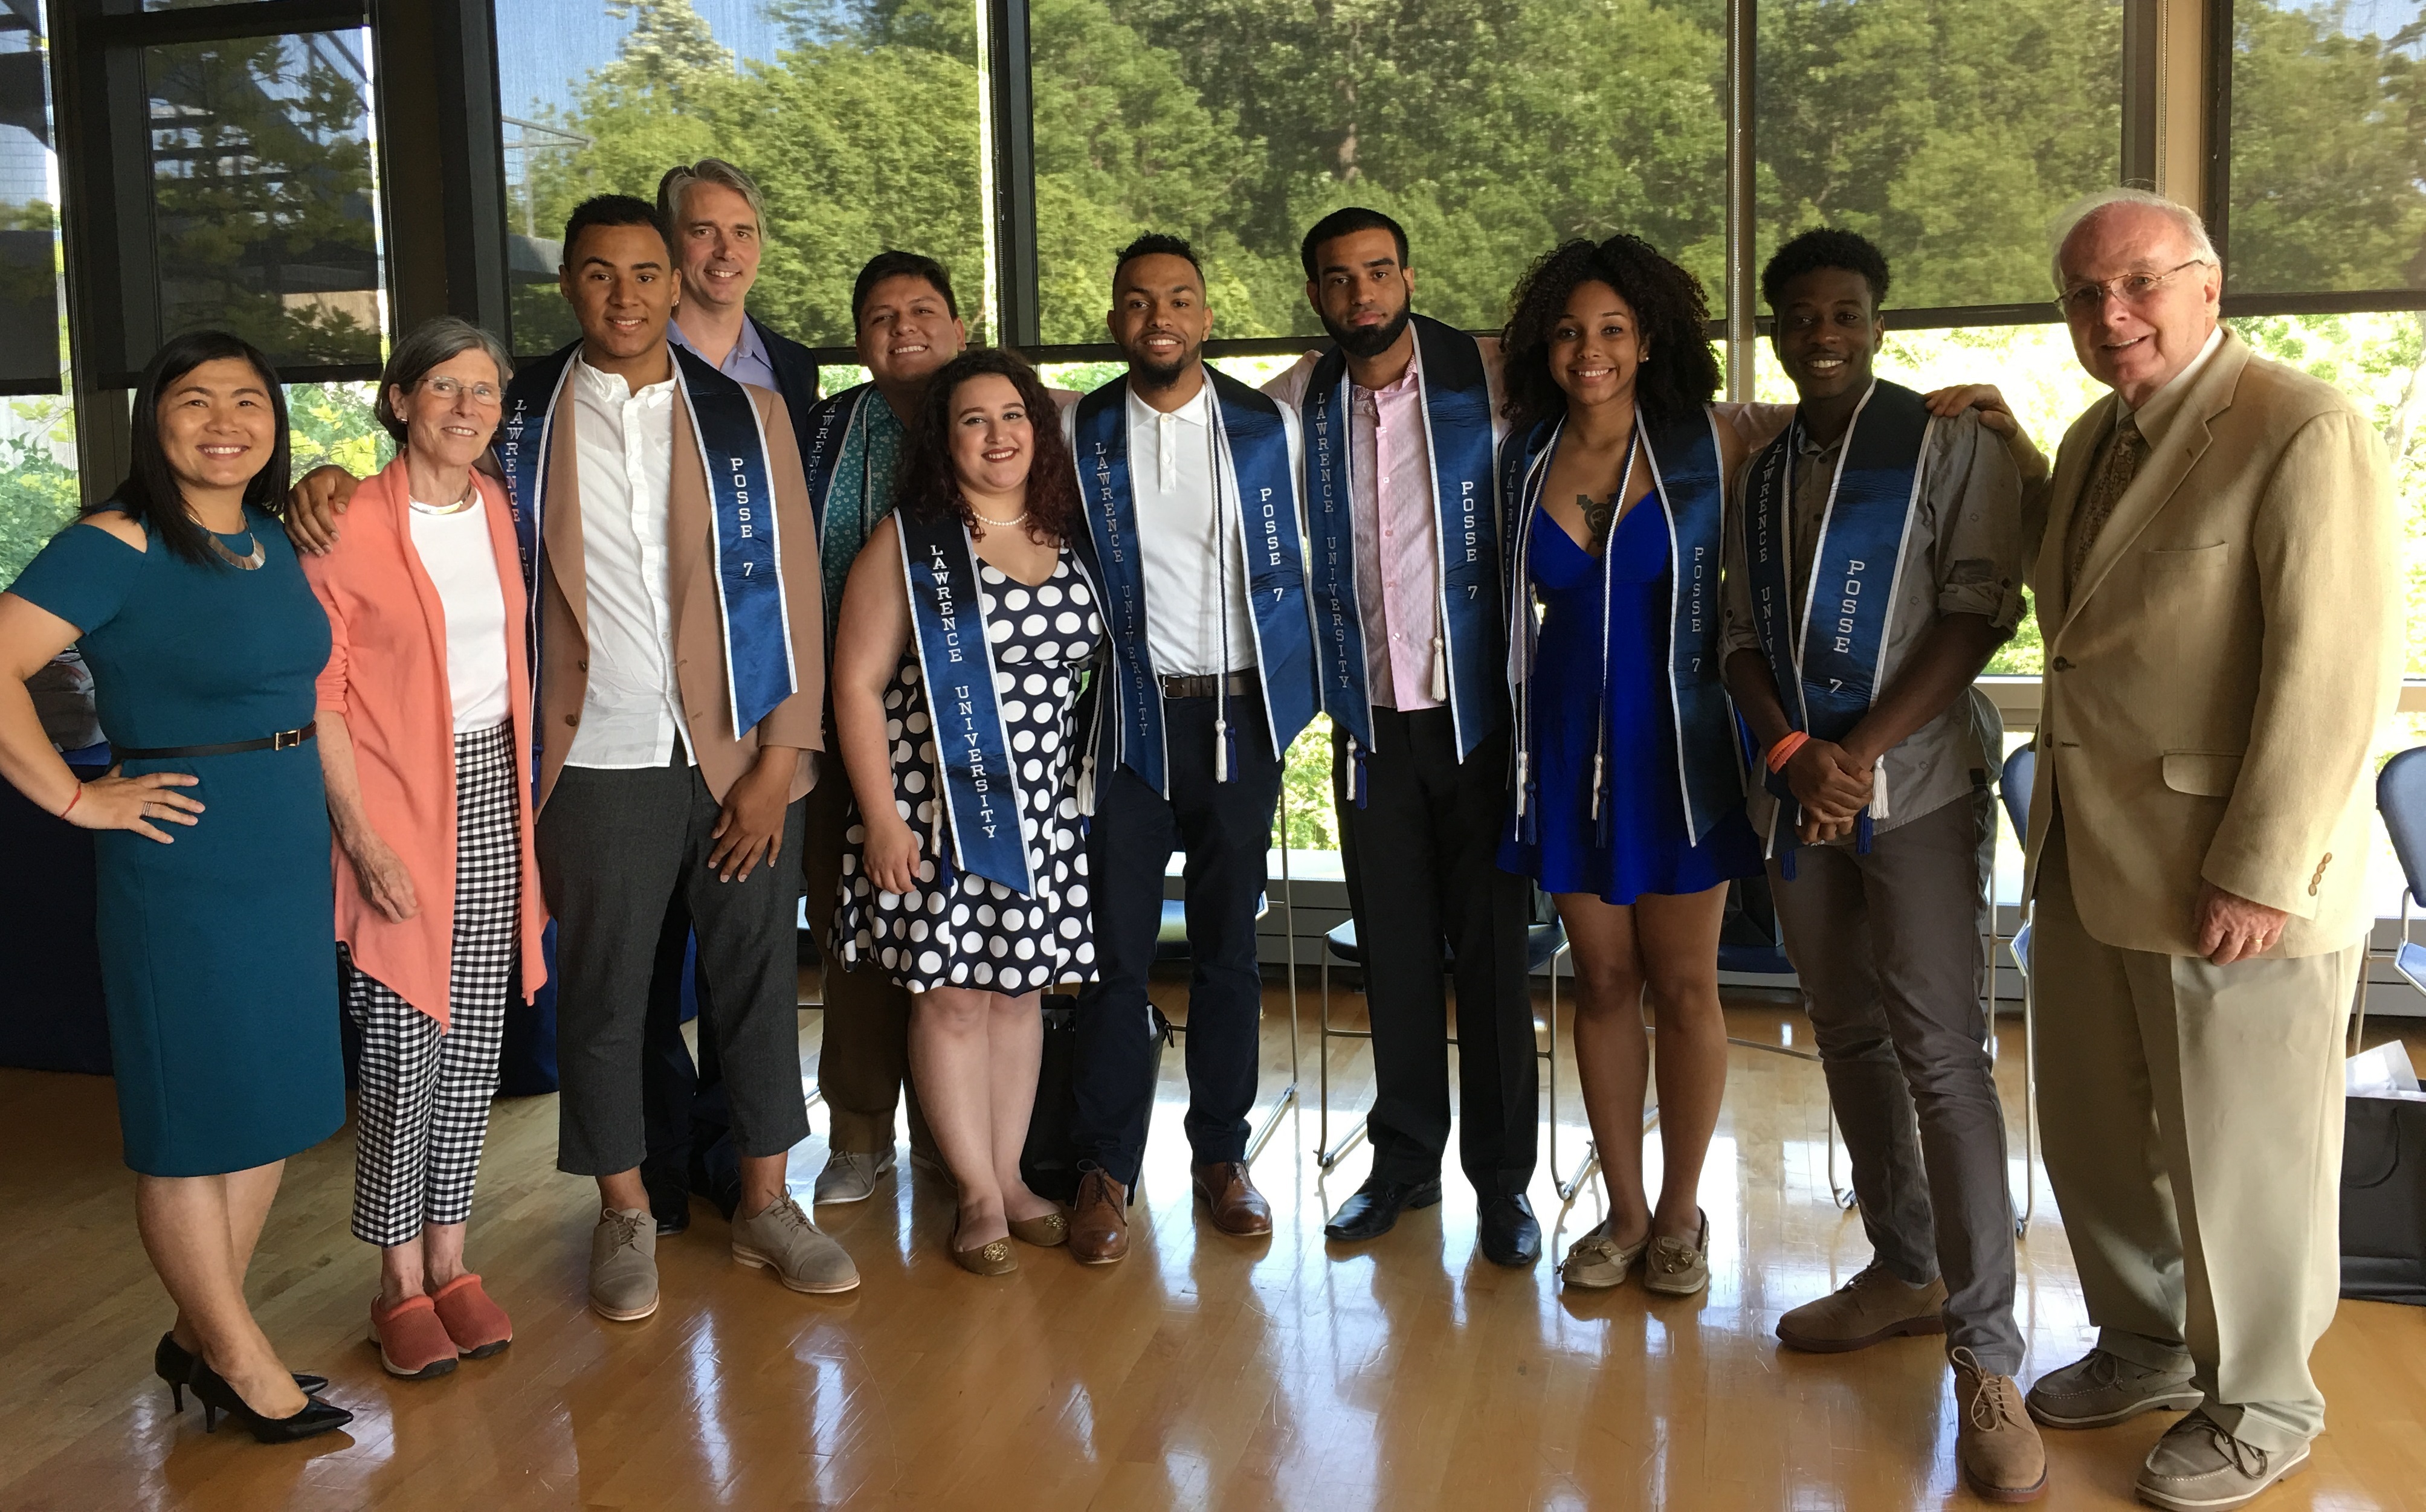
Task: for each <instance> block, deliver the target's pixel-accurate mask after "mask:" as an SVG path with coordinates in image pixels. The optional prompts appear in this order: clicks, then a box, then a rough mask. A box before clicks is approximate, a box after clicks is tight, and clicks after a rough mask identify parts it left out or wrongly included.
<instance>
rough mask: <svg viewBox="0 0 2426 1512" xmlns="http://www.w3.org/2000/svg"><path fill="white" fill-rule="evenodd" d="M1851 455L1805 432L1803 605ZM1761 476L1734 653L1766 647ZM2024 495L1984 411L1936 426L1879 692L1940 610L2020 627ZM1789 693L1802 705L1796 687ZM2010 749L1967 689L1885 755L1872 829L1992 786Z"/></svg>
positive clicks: (1735, 602)
mask: <svg viewBox="0 0 2426 1512" xmlns="http://www.w3.org/2000/svg"><path fill="white" fill-rule="evenodd" d="M1843 450H1844V438H1843V437H1841V436H1840V437H1838V438H1837V439H1836V442H1833V443H1831V444H1829V445H1825V446H1821V445H1819V444H1817V443H1815V442H1813V441H1812V440H1811V439H1810V438H1809V437H1808V436H1804V437H1802V438H1801V444H1800V447H1799V450H1798V453H1797V455H1796V457H1795V458H1794V466H1793V469H1792V475H1791V487H1792V490H1793V495H1792V499H1791V501H1790V503H1789V506H1788V507H1787V548H1788V553H1789V556H1790V559H1791V565H1792V568H1793V582H1792V588H1793V596H1794V602H1795V603H1797V604H1803V605H1807V604H1808V603H1809V602H1810V597H1811V594H1810V587H1811V563H1812V558H1813V557H1814V555H1816V554H1817V552H1818V550H1819V541H1820V520H1821V517H1822V516H1823V515H1824V514H1825V512H1826V510H1827V507H1828V496H1829V492H1830V490H1831V488H1832V486H1833V485H1834V483H1835V481H1836V464H1837V460H1838V458H1839V457H1840V456H1841V455H1842V453H1843ZM1754 461H1757V458H1754ZM1752 476H1753V462H1747V463H1746V464H1745V465H1744V467H1743V468H1742V469H1741V470H1740V471H1739V473H1738V474H1737V475H1736V486H1735V488H1734V489H1733V490H1732V491H1731V492H1730V496H1729V499H1728V511H1727V513H1728V520H1727V527H1726V543H1725V567H1726V584H1725V588H1724V593H1723V602H1724V604H1725V615H1726V619H1725V627H1724V640H1725V648H1726V654H1727V655H1729V656H1733V655H1734V654H1735V653H1736V652H1737V651H1755V652H1757V651H1759V650H1760V637H1759V635H1758V633H1757V632H1756V631H1755V628H1754V619H1753V607H1752V584H1751V580H1750V574H1749V573H1748V572H1747V571H1746V563H1747V560H1748V558H1747V556H1746V553H1745V548H1744V521H1745V517H1746V514H1747V510H1748V507H1749V505H1750V502H1751V484H1752ZM2021 499H2022V479H2021V474H2020V472H2019V470H2018V469H2016V468H2015V466H2014V459H2013V458H2012V456H2011V455H2010V454H2009V453H2008V452H2007V451H2006V449H2005V447H2004V445H2003V443H2002V442H2000V441H1998V439H1997V437H1996V436H1994V435H1992V434H1990V433H1989V432H1988V431H1987V430H1986V429H1985V428H1984V427H1983V426H1981V424H1980V417H1979V415H1978V414H1977V413H1976V412H1974V411H1971V410H1965V411H1964V412H1963V413H1961V414H1959V415H1956V416H1954V417H1953V418H1952V419H1940V420H1938V421H1936V422H1935V423H1934V424H1933V425H1932V426H1930V427H1929V436H1928V440H1927V441H1926V442H1924V443H1923V447H1922V454H1921V480H1920V497H1919V499H1918V501H1917V504H1916V505H1915V506H1914V510H1913V518H1912V523H1911V528H1910V530H1909V532H1908V533H1907V535H1906V537H1905V540H1904V552H1903V560H1902V561H1901V563H1900V564H1899V570H1898V572H1897V578H1896V592H1895V608H1894V613H1893V616H1892V618H1891V619H1890V620H1889V622H1888V626H1887V644H1886V653H1885V655H1884V656H1883V657H1882V658H1881V659H1880V665H1879V678H1878V683H1877V687H1878V690H1879V691H1881V692H1884V690H1886V689H1887V688H1889V687H1891V686H1893V685H1894V684H1895V681H1896V679H1897V677H1899V676H1900V675H1901V673H1902V671H1903V669H1904V666H1905V664H1906V663H1908V662H1909V661H1911V659H1912V655H1913V652H1914V651H1916V650H1917V649H1918V648H1919V646H1920V644H1921V642H1922V641H1923V640H1924V639H1925V638H1927V636H1928V635H1929V633H1930V632H1931V630H1933V628H1935V626H1936V623H1937V619H1938V617H1939V616H1940V615H1949V614H1976V615H1978V616H1980V617H1981V618H1982V619H1986V620H1987V621H1988V622H1989V623H1990V624H1992V625H1994V626H1995V627H1996V628H1997V630H1999V631H2003V632H2006V633H2008V634H2010V633H2011V632H2012V630H2013V628H2014V625H2015V624H2016V623H2018V622H2019V621H2020V619H2021V616H2022V541H2021ZM1799 622H1800V620H1799V619H1798V623H1799ZM1778 691H1779V694H1780V696H1781V697H1783V698H1785V699H1787V700H1788V701H1789V702H1790V701H1791V700H1792V698H1793V690H1791V689H1788V688H1781V689H1779V690H1778ZM2003 747H2004V722H2003V721H2002V720H2001V719H1999V718H1998V717H1997V709H1996V705H1994V704H1993V703H1990V702H1989V701H1988V700H1987V699H1986V697H1985V696H1983V695H1982V694H1981V692H1980V691H1979V690H1978V689H1977V688H1973V689H1970V690H1968V691H1967V692H1966V693H1965V696H1964V697H1962V698H1958V699H1956V700H1954V701H1953V702H1952V703H1950V704H1949V705H1948V706H1947V707H1946V708H1945V709H1944V710H1942V711H1940V712H1939V714H1938V715H1937V716H1936V717H1935V718H1933V719H1932V720H1930V721H1929V723H1927V724H1925V725H1923V726H1921V727H1920V728H1919V729H1918V730H1916V731H1914V732H1912V733H1911V734H1910V735H1908V736H1906V737H1905V738H1904V739H1903V741H1902V742H1901V743H1900V744H1899V745H1898V746H1896V747H1895V748H1893V749H1892V750H1889V751H1888V752H1887V753H1886V756H1885V768H1886V772H1885V775H1886V793H1887V805H1886V808H1887V812H1886V813H1885V815H1884V817H1882V816H1880V815H1879V814H1877V813H1876V812H1873V813H1872V816H1871V817H1872V821H1873V828H1876V829H1880V830H1884V829H1891V828H1895V827H1896V826H1898V825H1901V824H1905V823H1908V822H1910V821H1911V820H1914V819H1917V818H1920V817H1921V816H1922V815H1924V814H1927V813H1930V812H1933V811H1934V810H1936V809H1938V808H1940V807H1942V806H1943V805H1945V804H1947V803H1949V802H1951V801H1953V800H1954V799H1955V798H1958V797H1960V796H1963V795H1964V794H1965V793H1968V792H1970V791H1972V790H1973V788H1974V787H1975V786H1978V785H1981V784H1982V783H1986V782H1991V781H1993V780H1995V777H1996V774H1997V767H1998V766H1999V765H2000V764H2002V762H2003V756H2004V752H2003ZM1759 775H1760V774H1759V772H1758V770H1757V768H1755V773H1754V777H1755V780H1753V781H1752V782H1751V784H1750V794H1749V803H1748V807H1749V811H1750V818H1751V819H1752V823H1753V828H1755V829H1756V830H1758V831H1759V832H1760V833H1761V834H1762V835H1764V836H1766V835H1767V834H1768V833H1769V831H1770V828H1771V823H1772V821H1773V820H1774V818H1775V815H1776V811H1777V800H1776V798H1775V797H1773V796H1771V794H1770V793H1769V791H1768V789H1767V788H1766V787H1764V786H1763V785H1762V784H1761V783H1760V782H1759V780H1757V779H1758V777H1759Z"/></svg>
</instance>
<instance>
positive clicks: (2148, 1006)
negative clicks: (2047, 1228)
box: [2030, 811, 2362, 1454]
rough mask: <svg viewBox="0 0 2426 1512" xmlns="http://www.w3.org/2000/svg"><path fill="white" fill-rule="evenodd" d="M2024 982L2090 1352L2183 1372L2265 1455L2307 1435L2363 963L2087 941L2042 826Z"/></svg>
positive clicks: (2056, 849)
mask: <svg viewBox="0 0 2426 1512" xmlns="http://www.w3.org/2000/svg"><path fill="white" fill-rule="evenodd" d="M2033 907H2034V909H2035V912H2034V914H2033V924H2032V933H2031V942H2030V957H2031V960H2032V964H2033V966H2034V968H2035V973H2036V978H2037V979H2036V981H2035V982H2034V983H2033V984H2032V985H2033V988H2034V989H2035V992H2036V999H2035V1002H2036V1007H2037V1013H2038V1044H2039V1104H2040V1109H2041V1112H2042V1114H2043V1115H2044V1116H2043V1117H2042V1118H2041V1119H2040V1127H2041V1128H2042V1129H2043V1130H2044V1131H2045V1144H2046V1167H2047V1179H2048V1181H2049V1182H2050V1183H2052V1184H2053V1186H2054V1188H2055V1196H2056V1200H2057V1202H2058V1203H2059V1204H2061V1206H2062V1210H2063V1223H2064V1230H2065V1232H2066V1234H2067V1236H2068V1237H2069V1238H2070V1240H2071V1243H2072V1253H2073V1261H2074V1263H2075V1265H2076V1266H2077V1267H2078V1271H2079V1274H2080V1290H2081V1295H2082V1296H2083V1298H2084V1299H2085V1300H2086V1301H2087V1302H2088V1305H2089V1316H2090V1320H2091V1321H2092V1322H2094V1323H2095V1324H2096V1325H2097V1327H2098V1339H2097V1343H2098V1347H2099V1348H2101V1349H2105V1350H2107V1351H2109V1352H2111V1353H2112V1354H2116V1355H2119V1356H2121V1357H2123V1358H2124V1359H2128V1360H2131V1361H2134V1362H2135V1363H2138V1364H2141V1365H2144V1366H2151V1367H2156V1368H2159V1369H2161V1368H2166V1367H2172V1366H2177V1365H2178V1364H2179V1363H2180V1361H2181V1359H2182V1357H2183V1356H2184V1355H2188V1356H2189V1358H2190V1360H2191V1368H2192V1374H2191V1384H2192V1385H2194V1386H2195V1387H2197V1388H2198V1390H2200V1391H2203V1392H2205V1393H2206V1396H2207V1402H2206V1404H2205V1405H2206V1409H2207V1412H2208V1416H2209V1417H2211V1418H2213V1419H2214V1420H2215V1421H2216V1422H2217V1423H2218V1424H2220V1425H2222V1426H2223V1427H2224V1429H2225V1430H2226V1431H2227V1432H2229V1433H2231V1434H2232V1435H2233V1437H2235V1438H2237V1439H2240V1440H2244V1441H2246V1442H2248V1443H2252V1444H2255V1445H2256V1446H2257V1447H2258V1448H2261V1449H2265V1450H2269V1451H2271V1452H2273V1453H2278V1454H2279V1453H2284V1452H2287V1451H2289V1450H2290V1449H2293V1448H2295V1447H2297V1446H2299V1445H2301V1444H2304V1443H2305V1442H2307V1440H2310V1439H2313V1438H2314V1437H2316V1435H2317V1434H2318V1433H2319V1432H2320V1431H2321V1430H2322V1428H2323V1427H2324V1414H2325V1399H2324V1397H2323V1395H2322V1394H2321V1392H2319V1391H2318V1390H2317V1383H2316V1380H2315V1378H2314V1377H2312V1376H2311V1375H2309V1374H2308V1352H2309V1351H2310V1350H2311V1349H2312V1348H2314V1347H2315V1345H2316V1343H2317V1340H2318V1338H2319V1337H2320V1336H2321V1335H2322V1334H2323V1333H2324V1331H2325V1327H2326V1325H2328V1324H2330V1323H2331V1322H2332V1321H2333V1316H2334V1304H2335V1300H2336V1298H2337V1295H2338V1294H2339V1292H2340V1235H2339V1232H2338V1225H2339V1221H2340V1207H2339V1198H2340V1180H2341V1153H2342V1054H2343V1051H2342V1039H2343V1035H2344V1033H2345V1029H2346V1023H2347V1020H2348V1017H2349V1012H2350V1003H2351V993H2352V990H2353V988H2354V987H2355V985H2356V983H2357V972H2358V967H2359V960H2360V956H2361V950H2362V947H2361V945H2360V944H2358V943H2355V942H2354V943H2353V944H2352V945H2351V947H2350V948H2349V949H2347V950H2343V951H2338V952H2336V953H2334V954H2331V955H2324V956H2305V957H2297V958H2294V959H2289V960H2273V959H2267V960H2254V961H2239V962H2236V963H2234V964H2233V965H2230V966H2214V965H2210V964H2209V963H2208V961H2207V960H2205V959H2204V958H2202V957H2196V956H2163V955H2158V954H2154V953H2152V952H2147V951H2136V950H2119V949H2116V948H2115V947H2113V946H2111V945H2105V944H2101V943H2099V942H2098V941H2095V940H2093V939H2091V938H2090V935H2089V933H2088V931H2087V930H2086V929H2085V928H2084V927H2083V926H2082V925H2081V922H2080V915H2079V912H2078V909H2077V908H2076V907H2075V905H2074V902H2073V894H2072V882H2071V877H2070V874H2069V872H2068V870H2067V866H2066V861H2065V857H2064V845H2063V819H2062V812H2061V811H2059V812H2057V814H2056V816H2055V822H2054V823H2053V824H2052V825H2051V826H2050V827H2049V829H2048V834H2047V840H2046V851H2045V853H2044V855H2043V856H2042V858H2041V860H2040V861H2039V868H2038V888H2037V893H2036V898H2035V903H2034V905H2033Z"/></svg>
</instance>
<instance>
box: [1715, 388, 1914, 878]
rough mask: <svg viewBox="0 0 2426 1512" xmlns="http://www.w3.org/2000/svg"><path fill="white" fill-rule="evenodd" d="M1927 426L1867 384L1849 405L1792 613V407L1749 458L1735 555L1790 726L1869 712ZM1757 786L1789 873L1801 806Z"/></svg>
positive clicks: (1834, 736)
mask: <svg viewBox="0 0 2426 1512" xmlns="http://www.w3.org/2000/svg"><path fill="white" fill-rule="evenodd" d="M1932 424H1933V421H1932V420H1931V418H1930V414H1929V410H1928V407H1927V406H1926V405H1925V404H1924V403H1923V402H1922V399H1921V396H1920V395H1919V394H1915V393H1914V392H1913V391H1912V390H1910V389H1907V388H1902V387H1900V386H1899V385H1897V384H1893V383H1888V382H1885V381H1884V380H1877V381H1873V382H1872V383H1871V385H1870V391H1869V393H1868V394H1864V395H1863V396H1862V402H1861V404H1860V406H1859V407H1857V408H1856V409H1855V410H1854V411H1853V419H1852V426H1851V427H1850V428H1849V429H1848V431H1847V432H1846V436H1845V441H1844V446H1843V449H1842V450H1841V451H1839V452H1838V453H1837V456H1836V479H1835V481H1834V482H1833V483H1832V484H1831V485H1830V487H1829V491H1828V502H1827V506H1826V507H1825V508H1824V509H1823V510H1822V511H1821V514H1820V541H1819V546H1818V549H1817V550H1816V551H1814V552H1813V554H1812V558H1811V582H1810V585H1809V587H1807V588H1806V589H1805V591H1804V593H1803V604H1802V608H1801V610H1800V612H1799V613H1798V612H1797V611H1796V609H1795V606H1794V603H1793V599H1794V591H1793V571H1794V567H1793V555H1794V554H1793V548H1792V539H1793V536H1792V532H1793V509H1792V504H1793V497H1792V495H1793V482H1794V458H1795V457H1796V456H1797V455H1798V453H1799V452H1800V450H1801V447H1802V443H1803V419H1802V416H1801V415H1800V413H1798V414H1797V415H1796V416H1795V419H1794V422H1793V423H1792V424H1791V425H1789V426H1787V427H1786V430H1785V433H1784V434H1782V435H1780V436H1779V437H1778V438H1777V439H1776V440H1774V441H1772V442H1770V443H1769V445H1768V446H1766V447H1764V448H1763V449H1762V451H1761V454H1760V456H1759V457H1758V458H1756V459H1755V461H1754V463H1753V468H1752V478H1751V486H1750V488H1749V490H1748V491H1747V497H1746V498H1745V501H1744V527H1743V528H1744V558H1745V568H1746V571H1747V573H1748V575H1749V578H1750V586H1751V588H1752V600H1753V628H1754V630H1755V633H1756V634H1757V635H1758V636H1759V638H1760V650H1761V656H1762V658H1763V659H1764V660H1766V661H1767V662H1768V663H1769V671H1770V676H1771V678H1773V679H1775V681H1776V683H1777V691H1778V700H1779V701H1780V702H1781V703H1783V704H1784V705H1785V706H1786V717H1787V720H1788V721H1789V722H1790V723H1791V724H1792V726H1793V728H1795V729H1797V730H1801V731H1805V732H1809V733H1810V734H1812V735H1815V736H1817V737H1818V738H1820V739H1821V740H1828V741H1841V740H1843V739H1844V738H1845V736H1847V735H1848V734H1850V733H1852V729H1853V726H1854V725H1856V724H1858V723H1860V722H1861V718H1862V716H1863V715H1865V714H1867V713H1868V712H1869V707H1870V700H1871V699H1872V698H1873V697H1875V696H1876V694H1877V692H1878V679H1879V670H1880V666H1881V663H1882V662H1883V660H1884V657H1885V655H1886V647H1887V632H1888V629H1889V626H1890V622H1891V621H1892V619H1893V618H1894V614H1895V590H1896V587H1897V585H1898V582H1899V580H1900V577H1901V575H1902V569H1903V555H1904V545H1905V542H1906V540H1907V539H1909V537H1910V534H1911V529H1912V511H1913V505H1914V503H1915V502H1916V501H1917V499H1918V498H1919V497H1920V486H1921V466H1920V463H1921V458H1922V456H1923V455H1924V453H1925V450H1926V447H1927V444H1928V440H1929V428H1930V426H1931V425H1932ZM1764 781H1765V783H1766V785H1767V786H1768V787H1769V790H1770V791H1771V793H1773V794H1775V795H1776V796H1777V799H1778V805H1777V815H1776V818H1775V819H1774V821H1772V823H1771V829H1770V835H1769V844H1770V848H1771V851H1772V852H1775V851H1776V850H1777V845H1778V837H1779V835H1780V834H1781V833H1782V834H1783V835H1784V836H1785V844H1786V849H1785V852H1784V858H1783V865H1784V870H1785V872H1786V875H1787V878H1788V879H1789V880H1790V879H1791V878H1792V877H1793V875H1794V871H1793V867H1794V861H1793V850H1794V844H1795V840H1794V833H1795V826H1796V824H1797V823H1798V821H1799V820H1800V817H1801V813H1802V806H1801V805H1800V804H1798V803H1796V802H1795V799H1794V794H1793V791H1792V789H1791V788H1789V787H1788V786H1787V782H1786V780H1785V779H1784V777H1783V776H1781V775H1779V774H1777V773H1774V772H1771V773H1769V774H1768V775H1767V776H1766V777H1765V779H1764ZM1870 824H1871V816H1870V811H1869V810H1868V809H1867V808H1865V809H1864V810H1863V811H1862V812H1861V816H1860V818H1859V819H1858V820H1857V821H1856V822H1855V825H1854V837H1855V839H1854V844H1855V845H1856V847H1857V848H1858V849H1860V850H1863V851H1868V849H1869V844H1870Z"/></svg>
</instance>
